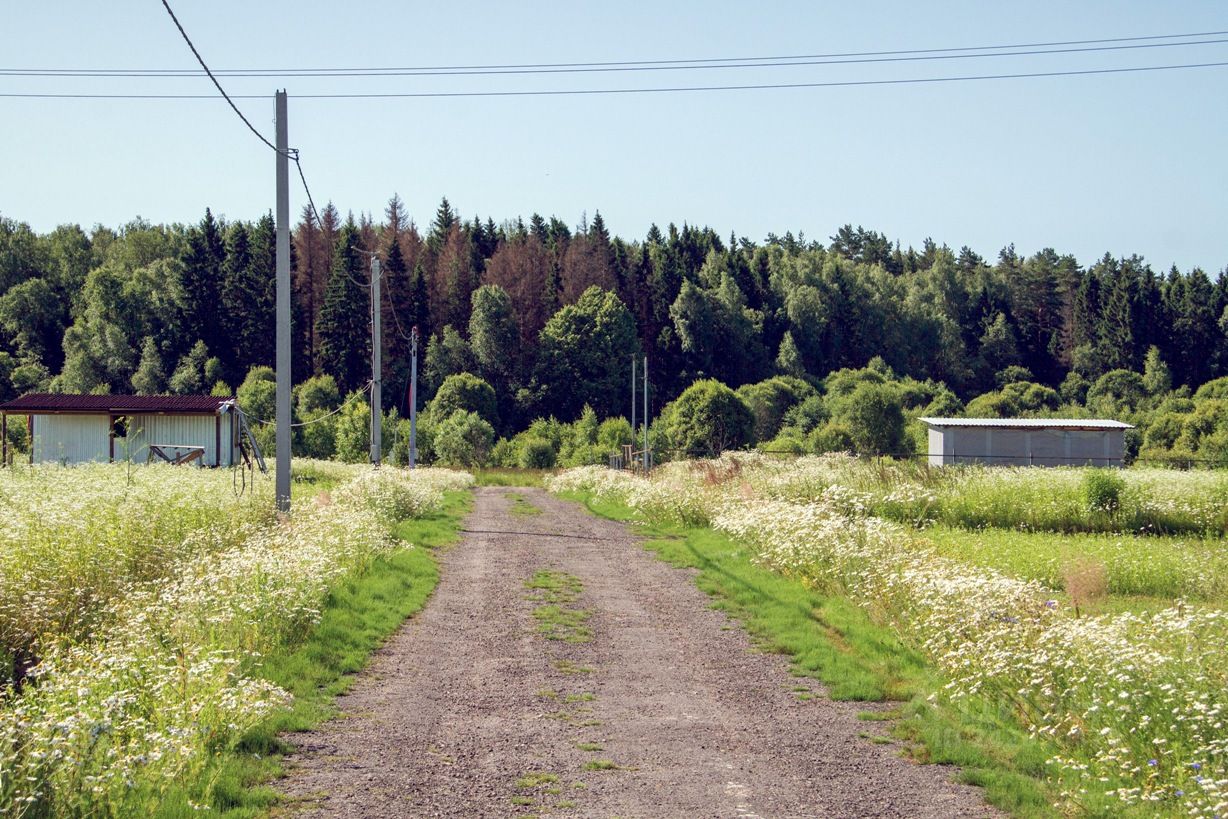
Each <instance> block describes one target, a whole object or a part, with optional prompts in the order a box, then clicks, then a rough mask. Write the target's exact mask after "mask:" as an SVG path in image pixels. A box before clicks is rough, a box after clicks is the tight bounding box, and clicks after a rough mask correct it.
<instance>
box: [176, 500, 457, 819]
mask: <svg viewBox="0 0 1228 819" xmlns="http://www.w3.org/2000/svg"><path fill="white" fill-rule="evenodd" d="M331 483H332V481H331V480H330V479H329V478H323V479H321V480H310V479H308V480H304V481H301V482H296V483H295V486H294V488H295V495H296V498H297V497H298V495H299V494H300V493H306V492H308V491H310V492H311V493H315V492H318V491H321V490H323V489H326V488H328V487H329V486H330V484H331ZM472 497H473V496H472V494H471V493H470V492H465V491H451V492H447V493H446V494H445V504H444V506H443V508H442V509H440V510H438V511H436V512H433V513H431V514H429V515H427V516H426V517H423V518H420V519H414V520H405V521H402V522H400V523H399V524H398V525H397V526H396V528H395V530H394V534H395V535H396V536H397V538H399V539H400V540H402V541H404V542H406V543H410V544H413V545H414V547H415V548H412V549H401V550H398V551H395V552H393V553H391V554H389V555H388V556H386V557H380V558H378V559H376V560H375V561H374V562H373V564H372V565H371V566H370V568H369V569H368V570H367V571H366V572H364V573H362V574H361V575H358V576H353V577H349V578H346V579H345V580H343V581H342V582H341V583H339V584H338V585H337V586H336V587H335V588H334V589H332V591H331V592H330V594H329V597H328V600H327V602H326V603H325V607H324V610H323V614H322V616H321V618H320V621H319V623H318V624H317V625H316V626H315V627H314V628H313V629H312V631H311V632H310V634H309V635H308V636H307V638H306V639H305V640H304V641H303V642H302V643H300V644H298V645H296V646H293V647H287V648H286V649H285V650H283V651H279V652H276V653H273V654H271V655H269V656H268V657H267V658H266V660H265V662H264V665H263V667H262V670H261V673H262V674H263V676H265V677H266V678H267V679H269V680H270V681H272V682H273V683H275V684H276V685H279V686H281V687H282V688H285V689H286V690H287V691H289V692H290V693H291V694H293V695H294V702H293V705H292V706H291V707H290V708H288V709H285V710H283V711H280V712H278V713H276V714H275V715H274V716H273V717H271V718H270V719H268V720H266V721H265V722H264V723H263V724H261V725H260V726H258V727H257V728H256V729H255V730H253V731H250V732H249V733H248V735H247V736H246V737H244V739H243V741H242V743H241V744H240V746H239V747H238V749H237V750H236V751H235V752H234V753H231V754H227V755H225V756H222V757H220V758H218V759H217V760H216V761H215V762H214V763H213V764H212V765H211V766H210V768H209V769H208V770H207V771H206V773H205V777H204V781H203V782H201V783H194V787H193V788H191V791H192V792H196V793H198V792H200V790H201V787H200V786H201V785H202V784H205V785H207V786H208V790H209V792H210V793H211V794H212V799H211V803H212V804H211V807H212V808H213V811H214V812H215V813H216V815H219V816H223V817H227V819H246V817H257V816H263V815H265V814H266V813H267V811H268V810H269V809H270V808H271V807H273V806H274V805H276V804H277V803H278V801H279V799H280V797H279V795H278V793H277V792H276V790H275V789H274V788H273V787H271V786H270V784H269V783H270V782H271V781H272V780H274V779H275V778H276V777H277V776H279V775H280V774H281V772H282V766H281V762H280V759H279V757H280V755H281V754H282V753H283V752H284V751H286V750H287V746H286V743H285V742H283V741H282V740H281V739H280V735H281V734H284V733H287V732H294V731H305V730H308V729H310V728H313V727H314V726H316V725H319V724H320V723H321V722H323V721H324V720H326V719H328V718H329V717H330V716H332V715H333V713H334V709H333V701H334V699H335V698H336V697H337V695H339V694H341V693H342V692H344V691H345V690H346V689H347V688H348V687H349V686H350V685H351V684H352V683H353V681H354V679H355V677H354V675H355V673H357V672H358V671H360V670H361V669H362V668H363V667H364V666H365V665H366V664H367V661H368V658H369V657H370V655H371V653H372V652H373V651H374V650H375V649H376V648H378V647H379V646H380V645H381V644H382V643H383V642H384V640H385V639H387V637H388V636H389V635H391V634H392V633H393V632H394V631H396V629H397V628H398V627H399V626H400V624H401V623H402V622H404V620H405V619H406V618H407V617H410V616H411V615H413V614H415V613H417V612H418V611H420V610H421V609H422V608H423V606H425V605H426V602H427V600H428V599H429V598H430V596H431V593H432V592H433V591H434V589H435V586H436V584H437V582H438V580H439V568H438V562H437V560H436V558H435V554H434V553H435V551H436V550H437V549H439V548H442V547H445V546H447V545H448V544H450V543H452V542H454V541H455V540H456V539H457V537H458V533H459V529H460V523H461V520H462V518H463V517H464V515H465V514H466V512H468V510H469V509H470V508H471V505H472ZM192 795H193V794H192V793H190V792H189V791H188V790H185V791H182V792H179V793H172V794H170V795H169V796H168V798H167V799H166V800H165V801H164V802H163V805H162V808H161V810H160V811H159V812H158V814H157V816H158V817H160V819H180V817H188V816H195V815H198V814H199V811H197V810H195V809H193V807H192V805H191V801H190V798H191V796H192Z"/></svg>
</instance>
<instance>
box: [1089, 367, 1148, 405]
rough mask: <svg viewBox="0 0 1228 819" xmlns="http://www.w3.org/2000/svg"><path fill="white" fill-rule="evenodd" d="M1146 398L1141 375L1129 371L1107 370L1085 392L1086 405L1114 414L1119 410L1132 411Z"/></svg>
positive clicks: (1145, 388) (1145, 389)
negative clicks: (1098, 407) (1095, 406)
mask: <svg viewBox="0 0 1228 819" xmlns="http://www.w3.org/2000/svg"><path fill="white" fill-rule="evenodd" d="M1146 397H1147V387H1146V386H1144V384H1143V377H1142V376H1141V375H1139V374H1138V373H1136V372H1132V371H1131V370H1109V371H1108V372H1107V373H1105V374H1104V375H1102V376H1100V377H1099V378H1098V379H1096V383H1095V384H1093V385H1092V387H1091V389H1089V390H1088V391H1087V404H1088V406H1091V405H1093V404H1097V405H1099V406H1100V407H1101V408H1103V411H1105V412H1115V411H1118V410H1119V409H1121V408H1125V409H1134V408H1135V407H1137V406H1138V405H1139V402H1140V401H1142V400H1143V399H1144V398H1146Z"/></svg>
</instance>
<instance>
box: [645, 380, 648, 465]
mask: <svg viewBox="0 0 1228 819" xmlns="http://www.w3.org/2000/svg"><path fill="white" fill-rule="evenodd" d="M644 474H645V475H647V474H648V356H644Z"/></svg>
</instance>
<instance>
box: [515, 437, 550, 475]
mask: <svg viewBox="0 0 1228 819" xmlns="http://www.w3.org/2000/svg"><path fill="white" fill-rule="evenodd" d="M555 457H556V453H555V451H554V447H553V446H551V445H550V442H549V441H547V440H546V439H545V438H525V439H524V440H523V441H521V442H520V457H519V459H518V464H517V465H518V466H519V467H520V468H521V469H551V468H553V467H554V461H555Z"/></svg>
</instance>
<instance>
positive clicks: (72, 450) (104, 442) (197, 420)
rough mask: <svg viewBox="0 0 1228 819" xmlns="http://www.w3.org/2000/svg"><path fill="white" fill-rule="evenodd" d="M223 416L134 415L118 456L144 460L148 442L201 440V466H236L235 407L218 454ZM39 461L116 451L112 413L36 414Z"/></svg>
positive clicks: (101, 457) (99, 457)
mask: <svg viewBox="0 0 1228 819" xmlns="http://www.w3.org/2000/svg"><path fill="white" fill-rule="evenodd" d="M218 420H219V419H218V416H216V415H130V416H128V429H127V432H128V434H127V436H117V437H116V438H115V460H116V461H117V462H121V461H126V460H128V459H129V458H131V460H132V462H133V463H145V462H146V461H148V460H149V445H150V444H163V445H167V446H174V445H178V446H200V447H204V448H205V456H204V458H203V459H202V460H200V461H199V462H198V463H199V464H200V465H201V466H215V465H219V466H232V465H234V464H235V463H237V462H238V460H239V452H238V435H237V434H236V433H235V425H236V424H237V421H236V419H235V418H234V415H233V413H228V414H226V415H223V416H221V445H222V446H221V453H222V457H221V459H220V461H219V460H218V457H217V453H218ZM33 450H34V462H35V463H63V464H74V463H83V462H86V461H106V460H108V458H109V456H110V452H111V419H110V418H109V417H108V416H106V415H75V414H65V415H35V416H34V447H33Z"/></svg>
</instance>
